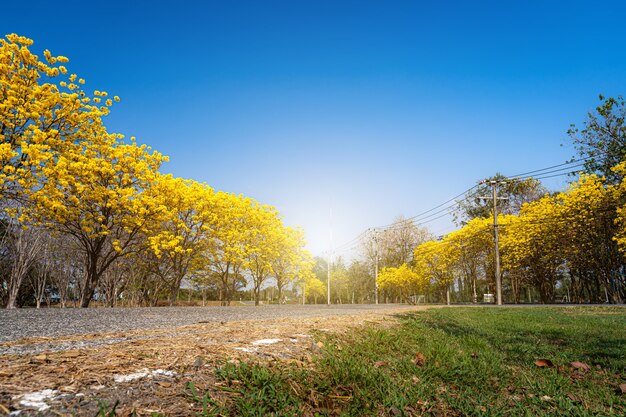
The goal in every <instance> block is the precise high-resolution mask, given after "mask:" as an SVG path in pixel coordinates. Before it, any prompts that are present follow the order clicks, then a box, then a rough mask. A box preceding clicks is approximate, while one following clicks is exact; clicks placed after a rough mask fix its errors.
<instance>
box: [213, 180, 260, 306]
mask: <svg viewBox="0 0 626 417" xmlns="http://www.w3.org/2000/svg"><path fill="white" fill-rule="evenodd" d="M254 204H255V202H254V200H252V199H250V198H246V197H243V196H240V195H235V194H230V193H226V192H223V191H219V192H217V193H216V194H215V196H214V198H213V210H214V213H215V215H214V216H213V220H212V223H211V233H212V237H213V242H212V244H211V245H209V246H208V247H207V250H206V251H205V258H206V263H207V267H206V269H205V272H204V278H205V279H207V280H214V281H215V282H216V284H217V286H218V288H219V293H220V297H219V298H220V301H221V304H222V305H230V302H231V300H232V296H233V294H234V293H235V292H236V291H237V290H238V289H239V288H240V286H241V285H242V284H245V282H242V280H243V273H244V266H245V260H246V258H245V256H246V254H247V252H248V250H249V245H248V244H247V241H246V239H247V235H248V229H249V227H250V218H249V213H250V211H251V210H252V207H253V206H254Z"/></svg>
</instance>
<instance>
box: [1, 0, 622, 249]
mask: <svg viewBox="0 0 626 417" xmlns="http://www.w3.org/2000/svg"><path fill="white" fill-rule="evenodd" d="M19 3H20V2H11V3H9V4H6V5H3V14H4V15H5V16H7V17H10V18H7V19H3V22H2V23H1V24H0V28H1V29H2V30H1V31H2V32H3V33H12V32H15V33H18V34H20V35H24V36H28V37H31V38H33V39H34V40H35V45H34V49H35V50H43V49H44V48H48V49H50V50H51V51H52V52H53V53H56V54H62V55H66V56H68V57H70V59H71V61H70V64H69V68H70V70H71V71H72V72H76V73H78V74H79V76H81V77H83V78H85V79H86V80H87V88H88V89H94V90H95V89H100V90H106V91H108V92H109V93H110V94H115V95H119V96H120V97H121V98H122V102H121V103H119V104H117V105H116V106H115V107H114V109H113V112H112V114H111V116H110V117H109V120H108V126H109V128H110V130H111V131H117V132H120V133H124V134H126V135H128V136H130V135H134V136H137V137H138V140H139V141H140V142H144V143H148V144H150V145H151V146H153V147H154V148H156V149H157V150H159V151H161V152H162V153H164V154H166V155H169V156H170V158H171V162H170V163H168V164H167V165H166V166H165V167H164V171H167V172H172V173H174V174H175V175H178V176H181V177H186V178H194V179H196V180H199V181H204V182H207V183H209V184H210V185H211V186H213V187H214V188H216V189H222V190H226V191H231V192H235V193H243V194H245V195H248V196H251V197H254V198H256V199H258V200H260V201H262V202H264V203H268V204H272V205H275V206H276V207H277V208H278V209H279V210H280V211H281V213H282V214H283V217H284V219H285V221H286V223H288V224H291V225H300V226H302V227H303V228H304V229H305V231H306V233H307V238H308V240H309V247H310V249H311V250H312V251H313V252H314V253H315V254H320V253H321V252H322V251H324V250H326V249H327V247H328V240H329V211H330V210H331V208H332V212H333V220H332V224H333V235H334V240H335V245H341V244H342V243H343V242H346V241H349V240H351V239H352V238H353V237H354V236H356V235H357V234H359V233H360V232H361V231H362V230H363V229H366V228H368V227H372V226H378V225H383V224H387V223H390V222H391V221H393V219H394V218H395V217H396V216H398V215H401V214H403V215H405V216H411V215H414V214H417V213H419V212H422V211H424V210H427V209H429V208H431V207H433V206H435V205H437V204H439V203H441V202H443V201H445V200H447V199H448V198H450V197H452V196H454V195H456V194H458V193H459V192H461V191H463V190H465V189H467V188H469V187H471V186H473V185H474V184H475V183H476V181H477V180H479V179H481V178H484V177H487V176H490V175H492V174H494V173H495V172H498V171H499V172H501V173H503V174H507V175H512V174H516V173H519V172H525V171H529V170H532V169H536V168H542V167H545V166H549V165H554V164H558V163H561V162H563V161H565V160H566V159H568V158H569V157H571V156H573V154H574V151H573V149H572V147H571V146H570V145H569V143H570V142H569V139H568V137H567V135H566V131H567V128H568V126H569V125H570V123H578V124H580V123H582V121H583V120H584V119H585V115H586V112H587V111H589V110H591V109H592V108H593V107H594V106H595V105H596V104H597V103H598V100H597V96H598V94H599V93H603V94H605V95H609V96H610V95H620V94H622V95H623V94H626V54H624V45H625V42H624V41H625V40H626V35H625V34H624V31H623V26H624V21H626V19H625V17H626V6H624V5H623V2H617V1H616V2H593V3H592V2H577V1H567V2H551V1H526V2H517V3H518V4H513V2H503V1H493V2H481V1H472V2H450V1H448V2H445V1H440V2H419V1H413V2H393V1H386V2H383V1H380V2H367V1H358V2H357V1H351V2H347V1H346V2H342V1H314V2H313V1H311V2H294V1H285V2H273V1H263V2H259V1H257V2H241V1H232V2H219V3H218V2H200V1H198V2H186V1H178V2H175V3H173V4H170V3H169V2H158V1H150V2H141V1H125V2H116V1H109V2H99V3H92V4H89V3H85V2H38V1H30V2H27V3H24V4H19ZM561 144H563V145H564V146H561ZM546 184H547V185H548V186H549V187H551V188H553V189H558V188H561V187H563V186H564V185H565V182H564V179H563V178H557V179H555V180H550V182H548V183H546ZM429 226H432V231H433V232H435V233H437V234H442V233H445V232H448V231H450V230H452V229H453V226H452V224H451V223H450V221H448V220H446V219H441V220H439V221H437V222H433V223H432V224H429Z"/></svg>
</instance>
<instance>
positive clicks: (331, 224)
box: [326, 207, 333, 305]
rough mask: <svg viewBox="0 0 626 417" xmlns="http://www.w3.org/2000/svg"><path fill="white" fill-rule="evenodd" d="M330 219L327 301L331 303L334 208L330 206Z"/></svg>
mask: <svg viewBox="0 0 626 417" xmlns="http://www.w3.org/2000/svg"><path fill="white" fill-rule="evenodd" d="M328 220H329V226H330V227H329V234H330V249H329V250H328V280H327V281H326V284H327V285H326V303H327V304H328V305H330V263H331V260H332V255H333V209H332V207H331V208H330V210H329V212H328Z"/></svg>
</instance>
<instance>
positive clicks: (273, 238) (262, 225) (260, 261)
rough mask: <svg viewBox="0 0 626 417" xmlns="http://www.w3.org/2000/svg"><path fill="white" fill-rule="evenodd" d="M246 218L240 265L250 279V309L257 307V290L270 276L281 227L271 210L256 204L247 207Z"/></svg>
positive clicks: (269, 207) (277, 250)
mask: <svg viewBox="0 0 626 417" xmlns="http://www.w3.org/2000/svg"><path fill="white" fill-rule="evenodd" d="M247 218H248V219H247V220H248V222H247V225H248V228H247V230H246V239H245V244H246V246H247V250H246V253H245V256H244V259H245V262H244V265H245V268H246V270H247V272H248V273H249V275H250V277H251V279H252V282H251V284H252V289H253V292H254V305H259V301H260V296H261V287H262V286H263V283H264V282H265V281H266V280H267V278H269V277H270V276H271V275H272V274H273V272H274V271H273V268H272V266H273V264H274V263H275V261H276V259H277V258H278V257H279V256H280V253H279V252H280V238H281V234H282V233H283V228H284V226H283V224H282V221H281V220H280V218H279V217H278V213H277V212H276V209H274V207H271V206H267V205H261V204H258V203H255V204H254V205H253V206H251V207H250V210H249V212H248V213H247Z"/></svg>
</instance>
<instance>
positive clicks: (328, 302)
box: [326, 251, 331, 305]
mask: <svg viewBox="0 0 626 417" xmlns="http://www.w3.org/2000/svg"><path fill="white" fill-rule="evenodd" d="M330 254H331V252H330V251H328V280H327V281H326V283H327V288H326V303H327V304H328V305H330V256H331V255H330Z"/></svg>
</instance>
